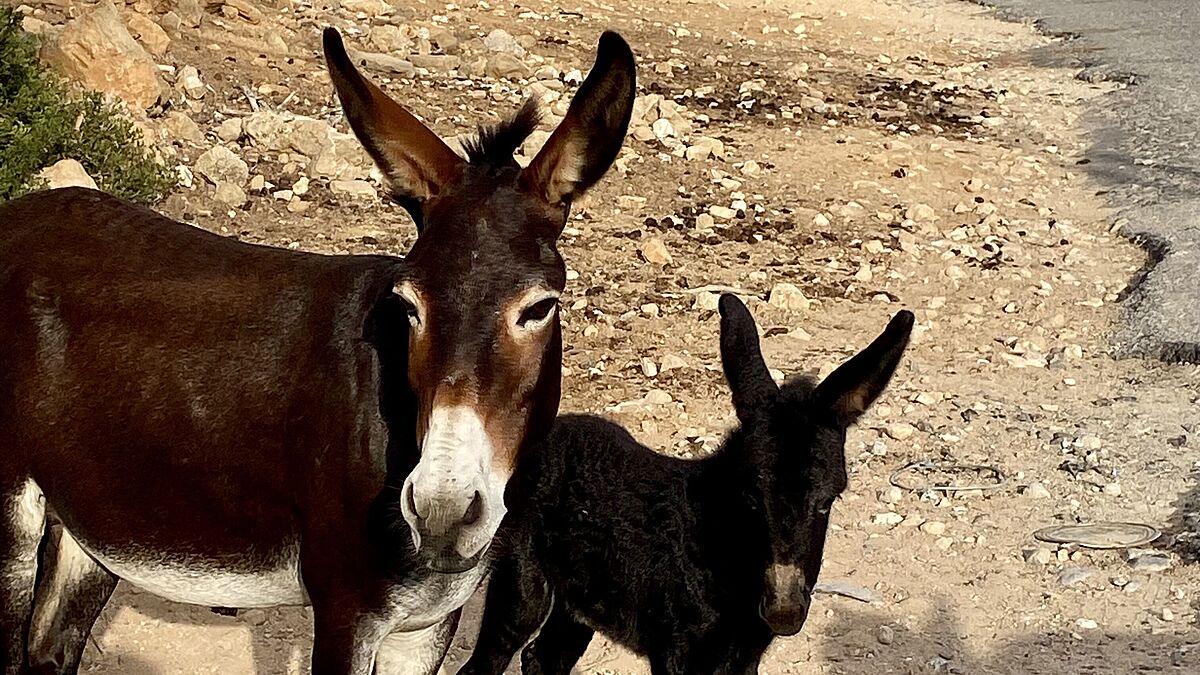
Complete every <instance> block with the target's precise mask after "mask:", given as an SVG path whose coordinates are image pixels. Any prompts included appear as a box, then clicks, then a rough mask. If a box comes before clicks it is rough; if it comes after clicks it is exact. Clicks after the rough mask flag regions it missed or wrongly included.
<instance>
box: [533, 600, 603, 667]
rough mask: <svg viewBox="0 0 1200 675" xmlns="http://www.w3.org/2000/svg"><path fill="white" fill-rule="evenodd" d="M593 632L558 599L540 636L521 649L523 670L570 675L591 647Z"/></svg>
mask: <svg viewBox="0 0 1200 675" xmlns="http://www.w3.org/2000/svg"><path fill="white" fill-rule="evenodd" d="M593 634H595V631H593V630H592V629H591V628H588V627H587V626H585V625H583V624H581V623H579V622H578V621H576V620H575V619H574V617H572V616H571V615H570V613H569V612H568V611H567V609H566V608H565V607H563V604H562V603H561V602H556V603H555V604H554V609H553V610H551V611H550V617H549V618H547V619H546V623H545V624H543V625H542V630H541V632H540V633H538V636H537V638H536V639H535V640H534V641H533V642H532V643H531V644H530V645H529V646H528V647H526V648H525V651H524V652H522V653H521V672H522V673H523V674H524V675H568V673H570V672H571V668H574V667H575V664H576V663H578V662H579V659H580V658H581V657H583V653H584V652H586V651H587V648H588V644H590V643H591V641H592V635H593Z"/></svg>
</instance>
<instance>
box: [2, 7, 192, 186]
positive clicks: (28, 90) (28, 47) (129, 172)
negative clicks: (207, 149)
mask: <svg viewBox="0 0 1200 675" xmlns="http://www.w3.org/2000/svg"><path fill="white" fill-rule="evenodd" d="M21 18H22V17H21V14H19V13H17V12H15V11H13V10H11V9H9V8H7V7H0V201H2V200H6V199H12V198H13V197H17V196H19V195H22V194H24V193H26V192H30V191H32V190H36V189H39V188H40V187H43V186H41V185H39V184H38V181H37V179H36V174H37V173H38V171H40V170H42V169H43V168H45V167H47V166H49V165H51V164H53V163H55V162H57V161H58V160H60V159H67V158H70V159H76V160H78V161H79V162H80V163H81V164H83V167H84V168H85V169H86V170H87V172H88V174H89V175H90V176H92V177H93V178H95V180H96V183H97V184H98V185H99V186H100V187H101V189H103V190H106V191H107V192H111V193H113V194H115V195H118V196H121V197H124V198H126V199H130V200H132V201H136V202H141V203H150V202H153V201H156V200H157V199H159V198H160V197H162V196H163V194H165V193H166V192H167V191H169V190H170V189H171V188H172V187H173V186H174V184H175V178H174V175H173V172H172V171H171V170H170V169H169V168H167V167H165V166H163V165H161V164H159V163H158V162H157V161H155V159H154V157H153V155H152V154H151V153H150V152H149V151H148V150H147V149H146V148H145V147H144V146H142V144H141V134H140V133H139V132H138V131H137V129H135V128H134V127H133V124H132V123H131V122H130V121H129V119H128V118H126V117H125V116H123V115H122V114H121V112H120V111H119V110H117V109H116V108H115V107H114V106H112V105H110V104H108V103H106V102H105V101H104V98H103V97H102V96H101V95H100V94H98V93H96V92H92V91H88V92H75V91H72V88H71V87H70V86H68V84H67V83H66V82H64V81H63V80H62V78H60V77H58V76H56V75H54V74H53V73H51V72H49V71H47V70H46V68H45V66H44V65H43V64H42V63H41V62H40V61H38V57H37V43H36V42H35V40H34V38H33V36H31V35H29V34H28V33H26V32H25V31H24V30H22V29H21Z"/></svg>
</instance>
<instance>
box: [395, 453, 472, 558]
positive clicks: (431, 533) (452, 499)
mask: <svg viewBox="0 0 1200 675" xmlns="http://www.w3.org/2000/svg"><path fill="white" fill-rule="evenodd" d="M437 487H440V488H441V489H436V488H435V489H432V490H426V489H423V485H422V484H421V482H420V481H417V480H412V477H411V476H410V477H409V480H406V481H405V483H404V488H403V494H402V495H401V510H402V512H403V514H404V519H405V520H406V521H407V522H408V525H409V528H410V529H411V531H412V535H413V545H414V546H415V547H416V549H417V552H418V553H419V554H420V556H421V558H422V559H423V560H425V562H426V564H428V565H429V566H430V567H431V568H433V569H435V570H437V571H442V572H462V571H465V570H467V569H470V568H471V567H473V566H474V565H475V564H476V563H477V562H478V561H479V558H480V556H481V555H482V553H483V551H484V550H485V549H486V548H487V544H488V543H489V542H490V540H491V535H492V534H493V532H491V531H490V530H491V528H489V527H488V525H487V522H486V521H487V520H488V519H487V518H486V515H487V514H488V512H489V505H488V500H487V497H486V496H485V494H484V493H483V492H482V491H481V490H479V489H477V488H466V489H454V488H456V487H461V486H447V485H442V486H437Z"/></svg>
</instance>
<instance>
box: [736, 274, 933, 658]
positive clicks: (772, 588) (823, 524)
mask: <svg viewBox="0 0 1200 675" xmlns="http://www.w3.org/2000/svg"><path fill="white" fill-rule="evenodd" d="M720 311H721V361H722V363H723V365H724V368H725V377H726V379H727V380H728V381H729V387H730V389H731V390H732V391H733V404H734V408H736V409H737V415H738V419H739V420H740V421H741V423H742V431H743V433H744V439H745V442H746V447H745V451H746V452H747V453H748V457H749V461H750V462H752V463H753V465H754V469H755V471H756V473H755V475H756V480H757V483H758V484H757V490H756V491H757V493H758V494H757V499H758V501H759V504H760V506H761V508H762V511H763V514H764V515H765V517H766V524H767V531H768V535H769V538H770V542H771V547H770V552H769V555H770V565H769V566H768V568H767V573H766V579H764V588H765V591H764V594H763V598H762V600H761V604H760V613H761V614H762V618H763V619H764V620H765V621H766V622H767V624H768V625H769V626H770V627H771V630H772V631H773V632H775V633H776V634H777V635H794V634H796V633H797V632H799V631H800V628H801V626H803V625H804V620H805V619H806V618H807V617H808V607H809V603H810V601H811V597H812V589H813V584H815V583H816V580H817V574H818V572H820V571H821V558H822V556H823V554H824V549H825V531H826V528H827V527H828V525H829V509H830V506H831V505H832V504H833V501H834V500H835V499H836V498H837V497H838V495H840V494H841V493H842V491H843V490H845V489H846V460H845V443H846V429H847V428H848V427H849V426H850V425H852V424H854V422H855V421H856V420H857V419H858V418H859V416H860V415H862V414H863V412H865V411H866V409H867V408H868V407H869V406H870V405H871V403H873V402H874V401H875V398H876V397H877V396H879V394H880V392H882V391H883V388H884V387H885V386H887V383H888V380H890V379H891V377H892V373H893V372H895V370H896V365H897V364H898V363H899V362H900V356H901V355H902V354H903V353H904V348H905V347H906V346H907V345H908V337H909V333H910V332H911V330H912V324H913V315H912V312H908V311H901V312H899V313H897V314H896V316H895V317H894V318H893V319H892V321H891V323H889V324H888V327H887V329H886V330H884V332H883V334H882V335H880V336H879V337H878V338H876V339H875V341H874V342H872V343H871V345H870V346H869V347H867V348H866V349H864V350H863V351H861V352H859V353H858V354H857V355H855V356H854V357H853V358H851V359H850V360H849V361H847V362H846V363H844V364H843V365H842V366H841V367H839V368H838V369H837V370H835V371H834V372H833V373H832V374H830V375H829V377H827V378H825V381H823V382H821V383H820V384H818V385H814V384H813V382H812V381H811V380H809V379H807V378H796V379H794V380H791V381H789V382H787V383H786V384H784V385H783V387H782V388H780V387H778V386H776V385H775V382H774V380H772V379H771V375H770V373H769V372H768V371H767V365H766V363H765V362H764V361H763V358H762V352H761V351H760V350H759V342H758V331H757V329H756V328H755V326H754V318H753V317H752V316H751V315H750V311H749V310H747V309H746V306H745V305H743V304H742V302H741V301H740V300H738V299H737V298H736V297H735V296H732V295H725V296H722V298H721V301H720Z"/></svg>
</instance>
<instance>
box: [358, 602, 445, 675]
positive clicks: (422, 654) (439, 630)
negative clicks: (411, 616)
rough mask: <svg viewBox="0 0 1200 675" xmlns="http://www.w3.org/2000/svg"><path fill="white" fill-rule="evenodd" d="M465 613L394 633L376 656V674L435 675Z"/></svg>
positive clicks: (380, 647) (386, 639) (384, 640)
mask: <svg viewBox="0 0 1200 675" xmlns="http://www.w3.org/2000/svg"><path fill="white" fill-rule="evenodd" d="M460 616H462V610H461V609H456V610H454V611H453V612H451V613H450V614H448V615H447V616H446V618H445V619H443V620H442V622H441V623H438V624H434V625H432V626H430V627H428V628H425V629H423V630H416V631H410V632H407V633H401V632H397V633H392V634H390V635H388V636H387V637H385V638H384V639H383V642H382V643H380V645H379V651H378V652H376V653H375V675H434V673H437V671H438V669H439V668H441V667H442V662H443V661H445V660H446V652H448V651H450V643H451V642H452V641H453V640H454V631H456V630H458V619H459V617H460Z"/></svg>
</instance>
